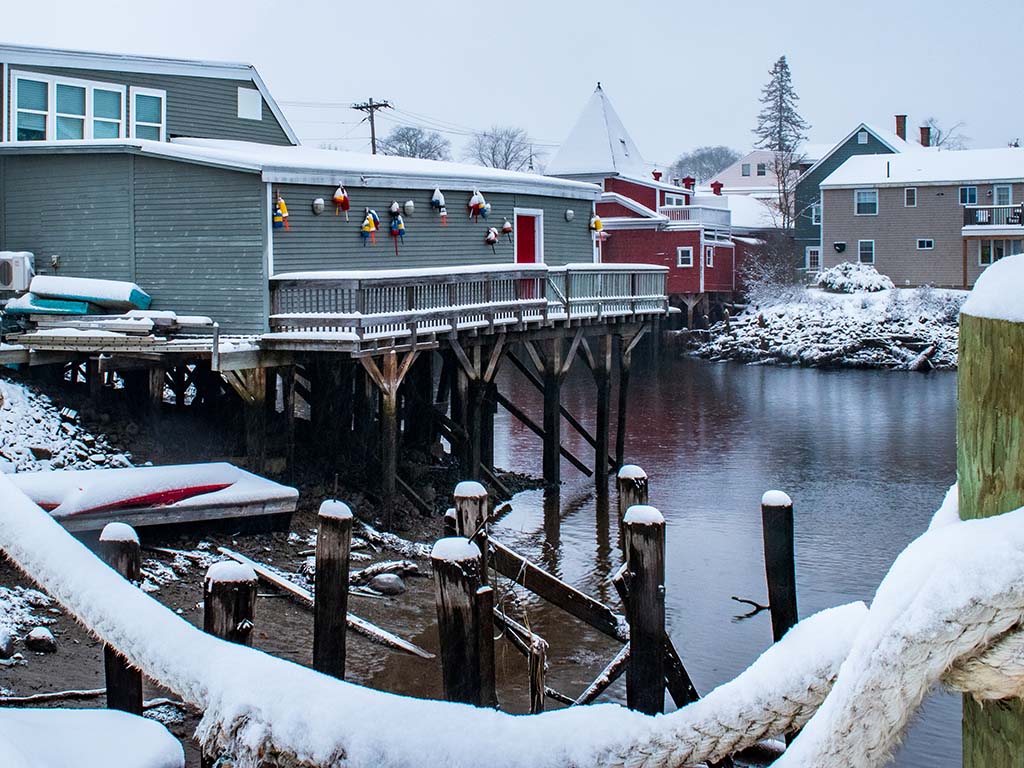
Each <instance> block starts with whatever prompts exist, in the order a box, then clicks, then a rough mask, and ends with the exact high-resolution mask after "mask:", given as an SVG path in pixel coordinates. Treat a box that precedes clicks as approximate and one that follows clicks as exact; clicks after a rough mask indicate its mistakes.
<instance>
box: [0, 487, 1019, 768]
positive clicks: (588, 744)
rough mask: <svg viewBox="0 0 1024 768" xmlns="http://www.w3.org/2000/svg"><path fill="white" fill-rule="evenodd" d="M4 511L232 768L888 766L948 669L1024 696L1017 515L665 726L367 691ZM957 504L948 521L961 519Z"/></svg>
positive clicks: (47, 521)
mask: <svg viewBox="0 0 1024 768" xmlns="http://www.w3.org/2000/svg"><path fill="white" fill-rule="evenodd" d="M0 496H2V498H3V499H4V504H2V505H0V547H2V548H3V549H4V550H5V551H6V552H7V553H8V555H9V556H10V557H11V558H12V559H13V560H14V561H15V562H16V563H18V565H19V566H20V567H21V568H22V569H23V570H25V571H26V572H27V573H28V574H30V575H31V576H32V577H33V578H34V579H35V580H37V581H38V582H39V584H40V585H41V586H42V587H43V588H44V589H46V590H47V591H48V592H50V594H52V595H53V596H54V597H55V598H56V599H57V600H58V601H59V602H60V603H61V604H62V605H64V606H65V607H66V608H67V609H68V610H69V611H70V612H71V613H73V614H74V615H75V616H77V617H78V619H79V620H80V621H81V622H82V623H83V624H85V625H86V626H87V627H89V628H90V629H91V630H92V631H93V632H94V633H95V634H96V635H97V636H99V637H100V638H101V639H102V640H104V641H105V642H107V643H109V644H111V645H113V646H115V647H117V648H118V649H119V650H120V651H121V652H122V653H124V655H125V656H126V657H127V658H128V659H129V661H131V662H132V663H133V664H135V665H137V666H138V667H139V668H140V669H142V670H143V671H144V672H145V673H146V674H147V675H148V676H150V677H151V678H153V679H155V680H157V681H158V682H160V683H162V684H163V685H165V686H166V687H168V688H170V689H171V690H174V691H176V692H177V693H178V694H180V695H181V696H182V697H183V698H184V699H185V700H186V701H188V702H189V703H191V704H193V705H195V706H197V707H198V708H200V709H201V710H203V712H204V717H203V720H202V722H201V723H200V726H199V729H198V733H197V735H198V737H199V739H200V740H201V741H202V742H203V744H204V746H205V747H206V748H207V749H208V751H211V752H223V753H227V754H231V755H233V756H234V757H235V758H236V760H235V764H236V765H237V766H238V767H239V768H253V767H254V766H257V765H259V766H273V767H277V768H312V767H313V766H318V767H319V766H339V767H340V766H342V765H344V766H346V768H356V767H362V766H366V768H369V767H370V766H415V765H422V764H423V763H424V762H432V763H441V764H445V765H452V766H467V767H468V766H471V765H474V766H475V765H477V764H478V762H479V755H480V754H481V753H482V752H483V751H486V752H487V754H488V755H489V756H490V759H491V762H492V763H493V765H494V766H495V768H513V766H515V767H518V766H527V765H529V766H532V767H536V768H546V767H547V766H552V768H553V767H554V766H564V765H570V766H591V765H614V766H623V767H624V768H640V767H644V768H654V766H658V767H659V768H660V767H661V766H684V765H692V764H695V763H699V762H703V761H706V760H717V759H719V758H721V757H722V756H724V755H726V754H728V753H730V752H732V751H735V750H738V749H742V748H744V747H746V746H749V745H751V744H753V743H755V742H757V741H759V740H760V739H762V738H763V737H765V736H770V735H776V734H779V733H781V732H783V731H785V730H790V729H791V728H794V727H799V726H801V725H804V724H805V723H806V727H805V729H804V731H803V733H802V734H801V735H800V737H799V738H797V739H796V741H794V743H793V745H792V746H791V747H790V749H789V751H788V752H787V753H786V754H785V755H784V756H783V757H782V758H781V759H780V760H779V761H778V762H777V765H778V766H796V765H800V766H807V765H816V766H850V767H851V768H866V767H867V766H874V765H881V764H884V762H885V761H886V759H887V757H888V755H889V752H890V750H891V748H892V746H893V744H894V743H895V741H896V740H897V739H898V738H899V734H900V733H901V731H902V728H903V726H904V725H905V724H906V721H907V720H908V718H909V717H910V715H911V714H912V712H913V710H914V708H915V707H916V706H917V704H918V703H919V702H920V700H921V698H922V697H923V696H924V694H925V692H926V691H927V690H928V689H929V688H930V687H931V685H932V684H934V683H935V682H937V681H938V680H939V679H940V678H941V677H942V675H943V674H944V673H945V672H946V671H947V670H948V669H949V668H950V667H952V666H956V667H957V669H956V671H955V672H954V673H953V674H952V675H951V679H956V680H962V681H963V682H964V683H965V687H967V688H969V689H970V690H971V691H972V692H974V693H975V695H978V696H981V697H983V698H991V697H993V696H1002V695H1005V694H1006V693H1008V692H1009V693H1014V694H1017V693H1020V692H1024V668H1022V660H1024V649H1022V648H1021V643H1020V641H1019V640H1017V639H1016V638H1017V636H1014V635H1012V634H1007V633H1008V632H1009V631H1010V630H1011V629H1013V628H1015V627H1016V626H1017V625H1018V624H1019V623H1020V622H1021V619H1022V617H1024V509H1022V510H1018V511H1017V512H1014V513H1011V514H1008V515H1003V516H1001V517H997V518H991V519H987V520H978V521H970V522H963V523H959V522H957V523H953V524H950V525H946V526H939V525H936V526H934V527H933V529H932V530H930V531H929V532H928V533H926V534H925V535H924V536H922V537H921V538H920V539H918V540H917V541H916V542H914V543H913V544H912V545H911V546H910V547H908V549H907V550H906V551H905V552H904V553H903V554H902V555H901V556H900V557H899V558H898V559H897V561H896V563H895V564H894V565H893V568H892V570H891V572H890V574H889V575H888V576H887V577H886V579H885V581H884V582H883V583H882V585H881V587H880V588H879V591H878V594H877V596H876V599H875V601H874V605H873V607H872V609H871V611H870V612H868V611H867V609H866V608H865V607H864V606H863V605H862V604H859V603H855V604H851V605H847V606H843V607H840V608H833V609H831V610H828V611H824V612H822V613H820V614H817V615H815V616H812V617H810V618H809V619H805V620H804V621H802V622H800V623H799V624H798V625H797V626H796V627H794V628H793V630H792V631H790V632H789V633H788V634H787V635H786V637H785V638H783V640H782V641H781V642H779V643H777V644H776V645H774V646H772V647H771V648H770V649H768V651H766V652H765V653H764V654H763V655H762V656H761V658H760V659H758V660H757V661H756V662H754V664H752V665H751V667H750V668H748V669H747V670H746V671H745V672H743V673H742V674H741V675H739V676H738V677H737V678H736V679H735V680H733V681H731V682H729V683H727V684H725V685H723V686H721V687H719V688H717V689H716V690H714V691H712V692H711V693H710V694H709V695H708V696H707V697H706V698H704V699H702V700H700V701H698V702H696V703H694V704H692V705H690V706H687V707H685V708H683V709H681V710H679V711H677V712H675V713H673V714H670V715H665V716H661V717H656V718H651V717H647V716H645V715H642V714H639V713H637V712H631V711H628V710H625V709H623V708H621V707H618V706H614V705H598V706H591V707H572V708H569V709H565V710H559V711H555V712H549V713H545V714H542V715H536V716H533V717H515V716H512V715H508V714H505V713H502V712H498V711H495V710H490V709H476V708H472V707H467V706H464V705H458V704H450V703H444V702H435V701H424V700H417V699H410V698H405V697H401V696H396V695H393V694H387V693H383V692H380V691H373V690H370V689H366V688H362V687H359V686H355V685H352V684H349V683H345V682H342V681H338V680H334V679H332V678H329V677H327V676H325V675H321V674H319V673H316V672H314V671H313V670H310V669H307V668H305V667H301V666H299V665H296V664H293V663H291V662H288V661H284V660H282V659H277V658H274V657H271V656H267V655H265V654H263V653H261V652H259V651H255V650H252V649H249V648H244V647H241V646H236V645H232V644H228V643H225V642H223V641H220V640H217V639H216V638H213V637H210V636H208V635H205V634H203V633H202V632H199V631H198V630H197V629H195V628H193V627H192V626H191V625H189V624H188V623H187V622H185V621H184V620H183V619H181V618H179V617H177V616H176V615H175V614H174V613H172V612H171V611H170V610H169V609H167V608H165V607H163V606H162V605H160V604H159V603H157V602H155V601H154V600H152V599H151V598H150V597H149V596H148V595H146V594H145V593H143V592H142V591H141V590H138V589H136V588H135V587H132V586H131V585H130V584H128V583H127V582H125V581H124V580H123V579H122V578H121V577H120V576H118V575H117V574H116V573H115V572H114V571H113V570H111V569H109V568H107V567H106V566H105V565H103V564H102V563H101V562H100V561H99V560H98V559H96V558H95V557H94V556H93V555H92V554H91V553H90V552H89V551H88V550H87V549H86V548H85V547H84V546H83V545H82V544H81V543H79V542H78V541H77V540H75V539H74V538H72V537H71V536H70V535H69V534H67V533H66V532H65V531H64V530H63V529H61V528H60V526H59V525H58V524H57V523H56V522H55V521H54V520H53V519H52V518H50V516H49V515H47V514H46V513H45V512H43V511H42V510H40V509H39V508H38V507H36V506H35V505H33V504H32V503H31V502H30V501H29V500H28V499H27V498H26V497H25V496H24V495H22V494H21V493H20V492H18V491H17V490H16V489H15V488H14V487H13V486H12V485H11V483H10V481H9V480H8V479H7V478H5V477H2V476H0ZM949 506H950V505H947V506H946V507H945V508H944V510H943V511H942V512H943V517H942V519H943V520H948V519H951V518H955V514H956V513H955V509H953V510H952V513H950V510H949V508H948V507H949ZM954 506H955V505H954ZM937 519H938V518H937ZM994 641H996V642H994ZM990 646H992V647H990ZM977 664H983V665H984V666H986V667H988V668H990V669H998V670H999V677H998V680H997V682H996V683H994V684H993V683H992V682H990V681H989V678H990V677H991V675H990V674H988V673H986V674H985V675H976V674H975V673H974V672H972V669H974V668H975V666H976V665H977ZM840 665H842V666H840ZM997 665H998V666H997ZM837 676H838V679H836V678H837ZM833 680H836V682H835V687H834V688H833V687H832V683H833ZM979 681H980V682H979ZM830 689H831V690H832V692H831V694H830V695H829V690H830ZM826 695H828V698H827V699H826V698H825V697H826ZM822 701H824V702H825V703H824V705H822ZM819 707H820V709H819ZM812 716H813V717H812ZM808 721H809V722H808ZM395 723H401V724H402V729H401V731H402V732H401V738H396V735H395ZM495 744H512V745H515V746H514V748H512V749H503V750H494V749H493V746H494V745H495Z"/></svg>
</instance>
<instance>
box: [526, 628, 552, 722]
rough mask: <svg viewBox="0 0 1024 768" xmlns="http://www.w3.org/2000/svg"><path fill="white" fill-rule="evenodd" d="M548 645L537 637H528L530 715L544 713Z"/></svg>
mask: <svg viewBox="0 0 1024 768" xmlns="http://www.w3.org/2000/svg"><path fill="white" fill-rule="evenodd" d="M547 659H548V644H547V643H546V642H545V641H544V640H542V639H541V638H540V637H538V636H537V635H531V636H530V658H529V667H530V714H531V715H537V714H540V713H541V712H543V711H544V689H545V688H546V687H547V685H546V683H545V673H546V672H547V665H548V661H547Z"/></svg>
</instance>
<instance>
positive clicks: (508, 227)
mask: <svg viewBox="0 0 1024 768" xmlns="http://www.w3.org/2000/svg"><path fill="white" fill-rule="evenodd" d="M501 234H503V235H504V236H505V237H507V238H508V241H509V242H510V243H511V242H512V222H511V221H509V220H508V219H505V223H504V224H502V225H501Z"/></svg>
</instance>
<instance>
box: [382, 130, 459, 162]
mask: <svg viewBox="0 0 1024 768" xmlns="http://www.w3.org/2000/svg"><path fill="white" fill-rule="evenodd" d="M378 148H379V151H380V153H381V154H383V155H397V156H399V157H419V158H423V159H424V160H451V156H452V153H451V148H452V143H451V142H450V141H448V139H446V138H444V137H443V136H442V135H441V134H439V133H435V132H434V131H427V130H424V129H423V128H415V127H413V126H406V125H401V126H399V127H397V128H395V129H394V130H393V131H391V133H389V134H388V136H387V138H385V139H382V140H381V141H379V142H378Z"/></svg>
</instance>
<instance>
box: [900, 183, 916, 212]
mask: <svg viewBox="0 0 1024 768" xmlns="http://www.w3.org/2000/svg"><path fill="white" fill-rule="evenodd" d="M909 192H913V193H914V202H913V204H911V203H908V202H907V193H909ZM903 207H904V208H917V187H904V188H903Z"/></svg>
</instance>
